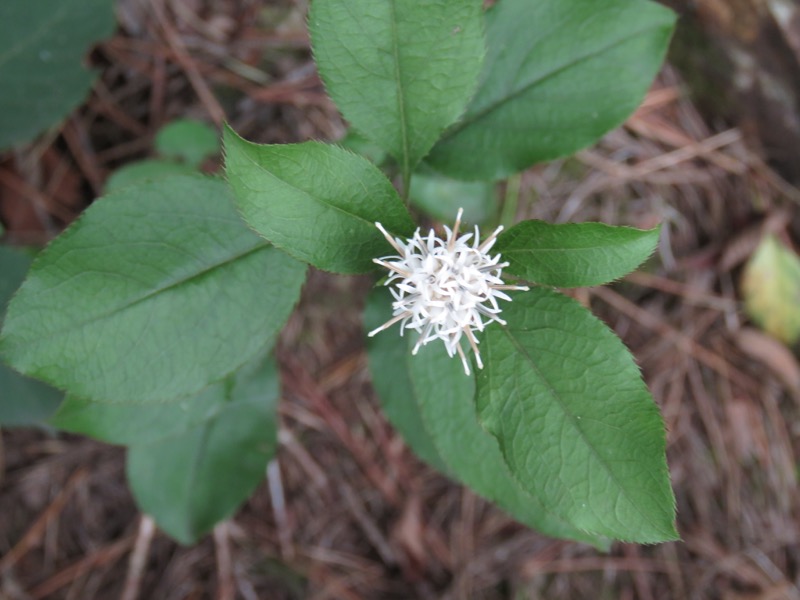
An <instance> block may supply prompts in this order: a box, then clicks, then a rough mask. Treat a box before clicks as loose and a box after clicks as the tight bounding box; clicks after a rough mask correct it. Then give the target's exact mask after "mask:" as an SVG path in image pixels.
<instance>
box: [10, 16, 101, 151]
mask: <svg viewBox="0 0 800 600" xmlns="http://www.w3.org/2000/svg"><path fill="white" fill-rule="evenodd" d="M113 29H114V2H112V1H111V0H34V1H33V2H22V1H14V0H10V1H4V2H0V81H2V82H3V91H2V93H0V150H2V149H4V148H8V147H9V146H12V145H14V144H20V143H23V142H27V141H28V140H30V139H32V138H33V137H35V136H36V135H37V134H38V133H39V132H40V131H42V130H43V129H46V128H48V127H50V126H52V125H55V124H57V123H58V122H59V121H60V120H61V119H63V118H64V117H65V116H66V115H67V114H68V113H69V112H70V111H71V110H72V109H73V108H75V107H76V106H77V105H78V104H80V103H81V101H83V99H84V98H85V97H86V94H87V93H88V92H89V88H90V87H91V85H92V82H93V81H94V78H95V74H94V73H92V72H90V71H88V70H87V69H86V68H84V66H83V64H82V62H83V59H84V56H85V55H86V54H87V53H88V50H89V47H90V46H91V45H92V44H93V43H94V42H96V41H97V40H99V39H101V38H104V37H106V36H108V35H111V33H112V31H113Z"/></svg>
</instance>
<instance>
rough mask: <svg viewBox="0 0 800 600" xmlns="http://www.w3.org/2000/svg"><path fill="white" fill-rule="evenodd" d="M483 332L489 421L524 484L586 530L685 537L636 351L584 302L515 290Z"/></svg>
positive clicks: (482, 378)
mask: <svg viewBox="0 0 800 600" xmlns="http://www.w3.org/2000/svg"><path fill="white" fill-rule="evenodd" d="M503 318H504V319H506V320H507V322H508V325H507V326H505V327H503V326H500V325H498V324H494V325H491V326H489V327H487V328H486V330H485V331H484V333H483V334H482V335H481V346H480V347H481V356H482V357H483V360H484V363H485V367H484V369H483V370H482V371H479V373H478V379H477V387H478V393H477V405H478V413H479V418H480V420H481V423H482V424H483V426H484V427H485V428H486V430H487V431H488V432H490V433H491V434H492V435H493V436H494V437H495V438H496V439H497V441H498V442H499V444H500V449H501V451H502V453H503V456H504V458H505V461H506V463H507V464H508V467H509V468H510V469H511V472H512V474H513V475H514V477H515V478H516V480H517V481H518V482H519V483H520V484H521V485H522V486H523V487H524V488H525V489H526V490H528V491H529V492H530V493H531V494H532V495H534V496H536V497H537V498H538V499H539V501H540V502H541V503H542V504H543V505H544V506H545V507H547V508H548V509H549V510H552V511H554V512H557V513H558V514H560V515H562V516H563V517H564V518H566V519H567V520H568V521H569V522H571V523H572V524H573V525H575V526H576V527H577V528H579V529H581V530H583V531H588V532H591V533H595V534H598V535H604V536H607V537H610V538H614V539H620V540H625V541H632V542H642V543H653V542H663V541H668V540H674V539H677V533H676V531H675V526H674V519H675V500H674V497H673V495H672V490H671V488H670V482H669V474H668V472H667V464H666V459H665V455H664V453H665V433H664V424H663V422H662V420H661V416H660V415H659V412H658V408H657V407H656V405H655V403H654V402H653V399H652V397H651V396H650V393H649V392H648V390H647V388H646V387H645V385H644V383H643V382H642V378H641V375H640V373H639V369H638V367H637V366H636V363H634V362H633V360H632V358H631V356H630V354H629V353H628V350H627V349H626V348H625V346H624V345H623V344H622V342H621V341H620V340H619V338H618V337H617V336H616V335H614V333H613V332H611V331H610V330H609V329H608V328H607V327H606V326H605V325H603V324H602V323H601V322H600V321H599V320H597V319H596V318H595V317H594V316H593V315H592V314H591V313H590V312H589V311H587V310H586V309H584V308H583V307H582V306H581V305H580V304H578V303H577V302H575V301H574V300H572V299H570V298H567V297H566V296H563V295H561V294H558V293H556V292H553V291H551V290H548V289H545V288H538V287H537V288H533V289H532V290H530V291H529V292H524V293H514V294H513V301H512V302H510V303H508V304H506V306H505V308H504V310H503Z"/></svg>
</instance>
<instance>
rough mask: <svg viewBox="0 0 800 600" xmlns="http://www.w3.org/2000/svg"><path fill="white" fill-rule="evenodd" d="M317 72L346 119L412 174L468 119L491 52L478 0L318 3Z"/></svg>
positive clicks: (314, 11)
mask: <svg viewBox="0 0 800 600" xmlns="http://www.w3.org/2000/svg"><path fill="white" fill-rule="evenodd" d="M308 25H309V30H310V32H311V39H312V45H313V48H314V56H315V59H316V63H317V67H318V69H319V72H320V76H321V77H322V80H323V81H324V82H325V86H326V87H327V89H328V93H329V94H330V95H331V97H332V98H333V100H334V101H335V102H336V105H337V106H338V107H339V109H340V110H341V111H342V114H343V115H344V117H345V118H346V119H347V120H348V121H350V123H351V124H352V125H353V126H354V127H355V128H356V129H358V130H359V131H361V132H362V133H363V134H364V135H365V136H366V137H368V138H370V139H372V140H374V141H375V143H377V144H378V145H379V146H380V147H381V148H383V149H384V150H386V151H387V152H389V154H391V155H392V156H393V157H394V158H395V159H397V161H398V162H399V163H400V167H401V170H402V172H403V173H405V174H409V173H410V172H411V170H412V169H413V168H414V166H415V165H416V164H417V163H418V162H419V161H420V160H421V159H422V158H423V157H424V156H425V155H426V154H427V153H428V151H429V150H430V149H431V147H432V146H433V144H434V143H435V142H436V140H437V139H438V137H439V134H440V133H441V132H442V131H443V130H444V128H445V127H447V126H448V125H450V124H451V123H453V122H454V121H455V120H456V119H457V118H458V116H459V115H460V114H461V113H462V112H463V110H464V107H465V106H466V104H467V101H468V100H469V97H470V95H471V94H472V92H473V90H474V89H475V85H476V83H477V79H478V74H479V73H480V65H481V59H482V57H483V54H484V52H485V49H484V40H483V32H482V30H481V4H480V2H477V1H475V0H448V1H447V2H419V1H417V0H390V1H388V2H374V1H373V0H314V2H312V4H311V11H310V13H309V20H308Z"/></svg>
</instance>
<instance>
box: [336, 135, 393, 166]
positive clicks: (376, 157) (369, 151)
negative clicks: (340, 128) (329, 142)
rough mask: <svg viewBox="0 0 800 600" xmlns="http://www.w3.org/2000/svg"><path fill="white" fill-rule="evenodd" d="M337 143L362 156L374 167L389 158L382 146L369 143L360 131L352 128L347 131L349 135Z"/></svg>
mask: <svg viewBox="0 0 800 600" xmlns="http://www.w3.org/2000/svg"><path fill="white" fill-rule="evenodd" d="M336 143H337V144H338V145H340V146H341V147H342V148H344V149H345V150H350V151H351V152H355V153H356V154H360V155H361V156H363V157H364V158H366V159H367V160H369V162H371V163H372V164H374V165H378V166H380V165H382V164H383V163H384V162H386V160H387V158H388V157H387V155H386V152H385V151H384V150H382V149H381V148H380V146H378V145H376V144H375V143H374V142H371V141H369V140H368V139H367V138H365V137H364V136H363V135H361V134H360V133H359V132H358V131H356V130H355V129H352V128H351V129H349V130H348V131H347V135H345V136H344V137H343V138H342V139H341V140H339V141H338V142H336Z"/></svg>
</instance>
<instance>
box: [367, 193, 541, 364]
mask: <svg viewBox="0 0 800 600" xmlns="http://www.w3.org/2000/svg"><path fill="white" fill-rule="evenodd" d="M463 212H464V211H463V209H459V211H458V216H457V217H456V222H455V225H454V226H453V229H452V230H451V229H450V228H449V227H447V226H445V228H444V229H445V232H446V237H445V238H444V239H442V238H440V237H437V236H436V234H435V233H434V231H433V229H431V230H430V231H429V232H428V235H426V236H423V235H422V234H421V233H420V229H419V228H418V229H417V231H416V232H415V233H414V236H413V237H412V238H411V239H409V240H407V241H405V242H403V241H402V240H401V239H399V238H395V237H392V236H391V235H389V233H388V232H387V231H386V230H385V229H384V228H383V226H382V225H381V224H380V223H375V225H376V227H377V228H378V229H380V231H381V233H383V235H384V236H385V237H386V239H387V240H389V243H390V244H391V245H392V246H393V247H394V248H395V250H397V252H398V255H397V256H384V257H382V258H376V259H374V262H376V263H377V264H379V265H381V266H382V267H385V268H386V269H388V270H389V271H390V275H389V277H388V279H387V280H386V285H392V284H394V285H393V287H392V288H391V289H390V291H391V292H392V295H393V296H394V302H393V303H392V307H393V308H394V316H393V317H392V319H390V320H389V321H387V322H386V323H384V324H383V325H381V326H380V327H378V328H377V329H375V330H374V331H371V332H370V333H369V335H370V336H373V335H375V334H376V333H378V332H379V331H383V330H384V329H387V328H388V327H391V326H392V325H394V324H395V323H397V322H398V321H399V322H400V335H403V332H404V331H405V330H406V329H413V330H415V331H417V332H418V333H419V341H417V344H416V345H415V346H414V350H413V351H412V354H416V353H417V352H418V351H419V349H420V347H422V346H424V345H425V344H427V343H428V342H431V341H433V340H436V339H439V340H442V341H443V342H444V345H445V348H446V349H447V353H448V354H449V355H450V356H455V354H456V353H458V355H459V356H460V357H461V362H462V363H463V365H464V371H465V372H466V373H467V375H469V373H470V371H469V362H468V361H467V357H466V355H465V354H464V349H463V348H462V346H461V338H462V337H465V338H466V339H467V342H468V343H469V346H470V347H471V348H472V351H473V352H474V353H475V361H476V362H477V363H478V368H479V369H482V368H483V363H482V362H481V355H480V352H479V351H478V340H477V339H476V337H475V333H474V332H475V331H476V330H477V331H483V329H484V328H485V327H486V325H488V324H489V323H491V322H492V321H497V322H499V323H502V324H503V325H505V321H503V320H502V319H501V318H500V317H499V316H498V315H499V314H500V312H501V310H500V307H499V306H498V304H497V301H498V299H500V300H511V298H510V297H509V296H508V295H507V294H505V292H504V291H503V290H527V289H528V287H526V286H522V285H507V284H505V283H503V280H502V279H501V278H500V276H501V274H502V271H503V268H504V267H507V266H508V263H507V262H500V255H499V254H495V255H494V256H491V255H490V254H489V250H491V248H492V246H493V245H494V243H495V241H496V240H497V235H498V234H499V233H500V232H501V231H502V230H503V227H502V226H501V227H498V228H497V229H495V231H494V232H493V233H492V234H491V235H490V236H489V237H488V238H486V240H484V241H483V243H481V242H480V231H479V230H478V227H477V226H476V227H475V232H474V234H473V233H467V234H464V235H462V236H461V237H459V235H458V229H459V227H460V225H461V215H462V214H463ZM470 240H471V243H470Z"/></svg>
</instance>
